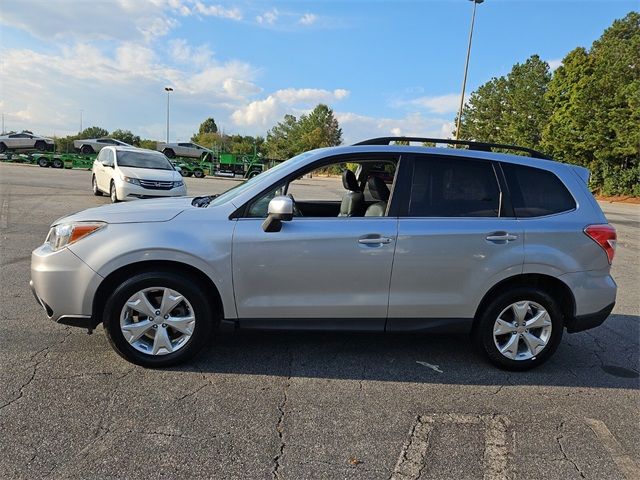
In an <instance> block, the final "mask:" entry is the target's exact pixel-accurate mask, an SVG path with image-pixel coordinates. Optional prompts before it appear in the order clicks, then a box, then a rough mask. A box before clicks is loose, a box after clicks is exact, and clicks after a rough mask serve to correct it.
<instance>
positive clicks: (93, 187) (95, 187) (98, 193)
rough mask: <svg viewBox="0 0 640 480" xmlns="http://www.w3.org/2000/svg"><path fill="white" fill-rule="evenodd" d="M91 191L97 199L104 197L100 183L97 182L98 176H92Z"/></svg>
mask: <svg viewBox="0 0 640 480" xmlns="http://www.w3.org/2000/svg"><path fill="white" fill-rule="evenodd" d="M91 190H93V194H94V195H95V196H96V197H101V196H102V192H101V191H100V189H99V188H98V182H96V176H95V175H92V176H91Z"/></svg>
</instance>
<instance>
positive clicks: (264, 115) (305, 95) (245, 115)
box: [231, 88, 349, 128]
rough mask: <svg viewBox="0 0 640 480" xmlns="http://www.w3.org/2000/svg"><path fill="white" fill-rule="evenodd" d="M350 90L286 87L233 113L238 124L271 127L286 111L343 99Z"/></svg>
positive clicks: (296, 111)
mask: <svg viewBox="0 0 640 480" xmlns="http://www.w3.org/2000/svg"><path fill="white" fill-rule="evenodd" d="M348 95H349V91H348V90H344V89H341V88H339V89H336V90H333V91H331V90H322V89H317V88H301V89H295V88H286V89H283V90H278V91H276V92H274V93H272V94H271V95H269V96H268V97H267V98H265V99H263V100H256V101H253V102H251V103H249V104H248V105H245V106H243V107H242V108H239V109H237V110H236V111H234V112H233V113H232V114H231V119H232V120H233V122H234V123H235V124H236V125H238V126H246V127H263V128H265V127H271V126H272V125H273V124H274V123H275V122H277V121H278V120H280V118H281V117H282V116H283V115H284V114H285V113H300V112H304V111H306V110H308V109H309V108H311V107H313V106H315V104H317V103H330V102H333V101H339V100H343V99H344V98H346V97H347V96H348Z"/></svg>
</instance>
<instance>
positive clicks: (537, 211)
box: [502, 163, 576, 218]
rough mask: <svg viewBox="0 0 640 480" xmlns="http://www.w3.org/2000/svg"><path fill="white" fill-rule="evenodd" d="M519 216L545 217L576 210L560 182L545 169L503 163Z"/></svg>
mask: <svg viewBox="0 0 640 480" xmlns="http://www.w3.org/2000/svg"><path fill="white" fill-rule="evenodd" d="M502 169H503V170H504V174H505V176H506V177H507V183H508V185H509V191H510V193H511V202H512V204H513V210H514V212H515V215H516V217H523V218H526V217H542V216H544V215H553V214H554V213H561V212H566V211H569V210H573V209H574V208H576V202H575V200H574V199H573V197H572V196H571V194H570V193H569V191H568V190H567V187H565V186H564V184H563V183H562V182H561V181H560V179H559V178H558V177H557V176H556V175H555V174H553V173H552V172H548V171H546V170H541V169H539V168H534V167H525V166H524V165H514V164H511V163H503V164H502Z"/></svg>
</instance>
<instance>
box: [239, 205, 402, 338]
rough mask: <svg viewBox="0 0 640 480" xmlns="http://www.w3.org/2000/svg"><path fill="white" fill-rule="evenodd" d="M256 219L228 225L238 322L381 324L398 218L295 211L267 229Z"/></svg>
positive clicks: (387, 297) (382, 322)
mask: <svg viewBox="0 0 640 480" xmlns="http://www.w3.org/2000/svg"><path fill="white" fill-rule="evenodd" d="M262 222H263V219H250V218H246V219H240V220H238V221H237V225H236V228H235V232H234V240H233V282H234V289H235V294H236V306H237V310H238V317H239V318H240V319H241V320H240V322H241V325H242V319H255V318H270V319H274V320H277V319H330V318H333V319H361V320H362V321H363V322H367V321H368V320H371V319H377V321H375V322H374V324H375V327H374V328H377V329H379V330H382V329H384V323H385V319H386V316H387V306H388V299H389V281H390V277H391V266H392V260H393V253H394V249H395V240H396V233H397V219H395V218H346V217H344V218H299V217H296V218H294V219H293V220H292V221H289V222H283V226H282V230H281V231H280V232H272V233H265V232H264V231H263V230H262ZM374 238H378V239H379V240H380V242H376V241H375V240H374ZM363 241H364V243H363ZM356 323H357V322H356Z"/></svg>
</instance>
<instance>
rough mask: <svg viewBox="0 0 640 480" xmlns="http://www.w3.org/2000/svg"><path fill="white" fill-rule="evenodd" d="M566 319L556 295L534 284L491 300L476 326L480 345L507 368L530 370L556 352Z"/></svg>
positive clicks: (491, 358)
mask: <svg viewBox="0 0 640 480" xmlns="http://www.w3.org/2000/svg"><path fill="white" fill-rule="evenodd" d="M563 328H564V321H563V316H562V312H561V311H560V308H559V306H558V304H557V302H556V301H555V299H554V298H553V297H551V296H550V295H549V294H548V293H546V292H545V291H543V290H540V289H537V288H533V287H519V288H514V289H511V290H508V291H506V292H503V293H502V294H499V295H498V296H497V297H496V298H495V299H494V300H493V301H492V302H490V303H489V305H488V306H487V308H485V309H484V313H482V314H481V316H480V318H479V319H478V322H477V324H476V325H475V328H474V332H473V335H474V340H475V343H476V345H477V346H478V348H479V349H480V350H481V351H482V352H483V353H484V354H485V355H486V356H487V358H488V359H489V360H490V361H491V362H492V363H493V364H495V365H497V366H498V367H500V368H504V369H506V370H528V369H531V368H534V367H536V366H538V365H540V364H542V363H544V362H545V361H547V360H548V359H549V358H550V357H551V355H553V353H554V352H555V350H556V349H557V348H558V345H559V344H560V340H561V339H562V331H563Z"/></svg>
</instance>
